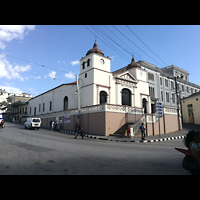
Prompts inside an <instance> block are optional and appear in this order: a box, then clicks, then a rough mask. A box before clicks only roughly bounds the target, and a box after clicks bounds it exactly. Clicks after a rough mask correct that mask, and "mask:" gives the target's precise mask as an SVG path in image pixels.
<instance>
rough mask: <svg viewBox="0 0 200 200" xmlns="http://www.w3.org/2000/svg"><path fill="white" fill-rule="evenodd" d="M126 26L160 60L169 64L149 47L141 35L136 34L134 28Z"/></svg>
mask: <svg viewBox="0 0 200 200" xmlns="http://www.w3.org/2000/svg"><path fill="white" fill-rule="evenodd" d="M126 27H127V28H128V29H129V30H130V31H131V33H132V34H133V35H135V37H137V38H138V40H140V42H142V44H144V46H145V47H147V49H149V51H151V52H152V53H153V54H154V55H155V56H156V57H157V58H158V59H159V60H160V61H162V62H163V63H164V64H165V65H166V66H168V64H167V63H166V62H165V61H163V60H162V59H161V58H160V57H159V56H158V55H157V54H156V53H155V52H154V51H153V50H152V49H151V48H150V47H148V46H147V45H146V44H145V42H143V41H142V39H140V38H139V36H138V35H136V33H135V32H134V31H133V30H132V29H130V28H129V27H128V25H126Z"/></svg>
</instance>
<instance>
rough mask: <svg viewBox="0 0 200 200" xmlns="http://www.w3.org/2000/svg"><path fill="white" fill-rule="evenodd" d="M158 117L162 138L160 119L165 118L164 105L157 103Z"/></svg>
mask: <svg viewBox="0 0 200 200" xmlns="http://www.w3.org/2000/svg"><path fill="white" fill-rule="evenodd" d="M157 116H158V124H159V137H160V118H162V117H163V107H162V103H160V102H158V103H157Z"/></svg>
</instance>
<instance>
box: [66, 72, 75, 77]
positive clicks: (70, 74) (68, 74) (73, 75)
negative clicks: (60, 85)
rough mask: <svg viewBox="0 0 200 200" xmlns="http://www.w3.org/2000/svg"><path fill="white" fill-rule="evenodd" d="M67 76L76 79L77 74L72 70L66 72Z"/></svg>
mask: <svg viewBox="0 0 200 200" xmlns="http://www.w3.org/2000/svg"><path fill="white" fill-rule="evenodd" d="M65 77H66V78H69V79H75V74H74V73H73V72H72V71H70V72H69V73H66V74H65Z"/></svg>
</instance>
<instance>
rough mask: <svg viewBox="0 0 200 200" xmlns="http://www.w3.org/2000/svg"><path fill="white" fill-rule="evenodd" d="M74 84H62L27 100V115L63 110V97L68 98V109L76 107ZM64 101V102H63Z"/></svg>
mask: <svg viewBox="0 0 200 200" xmlns="http://www.w3.org/2000/svg"><path fill="white" fill-rule="evenodd" d="M75 91H76V85H75V84H74V85H67V84H63V85H61V86H59V87H57V88H54V89H52V90H49V91H47V92H45V93H43V94H41V95H38V96H37V97H34V98H32V99H30V100H29V104H28V115H29V116H34V115H42V114H47V113H51V112H58V111H63V110H64V99H66V97H67V98H68V105H65V106H66V107H67V108H68V109H74V108H77V105H78V97H77V95H76V94H75ZM65 103H66V102H65Z"/></svg>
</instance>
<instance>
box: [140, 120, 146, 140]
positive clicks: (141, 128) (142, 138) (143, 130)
mask: <svg viewBox="0 0 200 200" xmlns="http://www.w3.org/2000/svg"><path fill="white" fill-rule="evenodd" d="M140 130H141V140H145V128H144V123H142V125H141V126H140Z"/></svg>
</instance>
